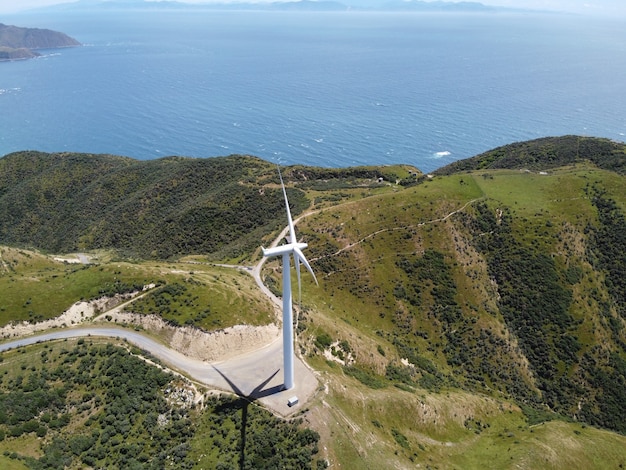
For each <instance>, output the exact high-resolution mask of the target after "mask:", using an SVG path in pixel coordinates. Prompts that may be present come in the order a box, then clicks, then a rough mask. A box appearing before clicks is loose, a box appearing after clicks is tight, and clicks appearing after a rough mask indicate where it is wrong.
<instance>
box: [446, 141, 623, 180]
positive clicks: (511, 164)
mask: <svg viewBox="0 0 626 470" xmlns="http://www.w3.org/2000/svg"><path fill="white" fill-rule="evenodd" d="M586 161H589V162H592V163H593V164H594V165H597V166H598V167H599V168H602V169H606V170H611V171H615V172H618V173H620V174H624V173H626V145H624V144H623V143H621V142H615V141H612V140H609V139H599V138H596V137H582V136H577V135H568V136H563V137H545V138H542V139H536V140H530V141H527V142H516V143H514V144H509V145H504V146H502V147H498V148H496V149H493V150H490V151H488V152H485V153H482V154H480V155H477V156H475V157H472V158H467V159H465V160H459V161H457V162H454V163H451V164H450V165H447V166H445V167H444V168H441V169H439V170H437V172H436V173H437V174H441V175H449V174H453V173H457V172H460V171H477V170H492V169H499V168H500V169H505V168H509V169H511V168H514V169H529V170H535V171H539V170H547V169H550V168H558V167H562V166H566V165H571V164H574V163H581V162H586Z"/></svg>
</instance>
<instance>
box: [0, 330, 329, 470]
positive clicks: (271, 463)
mask: <svg viewBox="0 0 626 470" xmlns="http://www.w3.org/2000/svg"><path fill="white" fill-rule="evenodd" d="M141 354H142V352H141V351H129V350H127V349H126V348H123V347H120V346H114V345H112V344H106V345H104V344H99V343H95V344H93V343H92V341H91V340H82V339H81V340H78V341H72V342H65V341H64V342H57V343H51V344H47V345H45V346H43V345H37V346H31V347H29V348H23V349H20V350H17V351H12V352H7V353H3V354H2V356H0V357H2V359H3V362H2V370H3V375H2V376H1V377H0V378H1V382H0V448H3V449H6V450H5V451H4V456H3V457H0V464H2V460H1V459H2V458H4V459H6V460H7V461H9V460H19V461H22V462H23V463H24V464H25V465H26V467H27V468H32V469H63V468H84V467H91V468H128V469H142V468H146V469H157V468H181V469H182V468H200V467H201V466H203V465H204V466H208V467H209V468H223V469H225V468H277V466H282V468H303V469H304V468H312V466H313V464H314V462H315V461H314V454H315V453H317V443H318V440H319V435H318V434H317V433H316V432H315V431H312V430H310V429H307V428H304V427H302V426H301V424H302V423H301V421H292V422H284V421H282V420H280V419H278V418H275V417H273V416H272V415H271V414H270V413H269V412H267V411H265V410H262V409H261V408H259V407H257V406H254V405H250V404H249V403H247V402H245V401H243V400H242V399H235V398H230V397H228V396H207V397H204V396H203V397H202V398H203V399H206V402H202V401H198V400H197V398H198V397H197V396H196V395H197V392H196V391H195V389H194V388H193V387H191V386H190V385H189V384H188V383H187V382H186V381H184V380H181V379H180V378H177V377H175V376H174V375H172V374H170V373H167V372H164V371H163V370H161V369H160V368H157V367H155V366H152V365H149V364H148V363H146V362H145V361H144V360H142V358H141ZM32 436H37V438H38V439H36V440H34V441H33V440H32ZM8 449H12V450H8ZM278 464H280V465H278ZM322 466H323V465H322ZM205 468H206V467H205Z"/></svg>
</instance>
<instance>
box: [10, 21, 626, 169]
mask: <svg viewBox="0 0 626 470" xmlns="http://www.w3.org/2000/svg"><path fill="white" fill-rule="evenodd" d="M0 22H3V23H6V24H15V25H18V26H30V27H40V28H49V29H55V30H60V31H63V32H65V33H66V34H68V35H70V36H72V37H74V38H75V39H77V40H78V41H80V42H81V43H83V44H84V46H83V47H78V48H67V49H58V50H45V51H41V52H43V54H44V55H43V56H42V57H41V58H38V59H33V60H24V61H15V62H0V155H5V154H7V153H10V152H13V151H18V150H27V149H35V150H42V151H50V152H53V151H54V152H59V151H76V152H89V153H110V154H116V155H125V156H129V157H133V158H137V159H153V158H160V157H164V156H169V155H183V156H192V157H213V156H221V155H229V154H251V155H256V156H259V157H261V158H264V159H267V160H270V161H274V162H277V163H281V164H295V163H301V164H307V165H317V166H330V167H345V166H353V165H369V164H392V163H407V164H411V165H415V166H417V167H418V168H420V169H421V170H422V171H426V172H428V171H432V170H434V169H436V168H439V167H441V166H443V165H445V164H447V163H449V162H451V161H454V160H458V159H463V158H467V157H471V156H473V155H476V154H478V153H480V152H483V151H486V150H489V149H492V148H494V147H497V146H500V145H504V144H507V143H511V142H515V141H521V140H527V139H533V138H537V137H543V136H553V135H564V134H581V135H590V136H600V137H608V138H611V139H615V140H620V141H623V140H624V138H625V137H624V136H625V134H626V59H625V58H626V22H625V21H624V20H623V19H622V20H615V19H598V18H585V17H581V16H574V15H562V16H561V15H556V14H536V13H528V14H523V13H487V14H484V13H480V14H478V13H473V14H455V13H445V14H441V13H438V14H433V13H430V14H425V13H374V12H369V13H366V12H333V13H320V12H315V13H313V12H250V11H230V12H226V11H194V12H188V11H124V12H115V11H104V12H102V11H100V12H97V13H85V12H82V13H54V14H52V13H48V14H41V13H40V14H21V15H13V16H4V17H2V18H0Z"/></svg>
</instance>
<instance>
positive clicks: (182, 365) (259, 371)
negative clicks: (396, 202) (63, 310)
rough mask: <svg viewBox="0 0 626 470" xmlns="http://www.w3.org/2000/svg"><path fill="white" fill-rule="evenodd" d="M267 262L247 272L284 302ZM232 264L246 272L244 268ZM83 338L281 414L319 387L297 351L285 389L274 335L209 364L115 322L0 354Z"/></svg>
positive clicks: (58, 333) (51, 335)
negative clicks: (114, 345)
mask: <svg viewBox="0 0 626 470" xmlns="http://www.w3.org/2000/svg"><path fill="white" fill-rule="evenodd" d="M298 220H300V219H298ZM298 220H296V221H295V222H297V221H298ZM287 229H288V228H286V229H285V230H284V231H283V232H281V233H280V234H279V236H278V237H277V238H276V240H274V242H273V243H272V244H271V246H276V245H277V244H278V242H279V241H280V240H281V239H282V238H284V236H285V233H286V231H287ZM265 260H266V258H265V257H263V258H261V260H260V261H259V263H258V264H257V265H256V266H254V268H253V269H252V272H251V273H250V271H248V272H249V273H250V274H252V276H253V277H254V279H255V280H256V282H257V284H258V285H259V287H260V288H261V290H262V291H263V292H264V293H265V294H266V295H267V296H268V297H269V298H270V299H272V301H273V302H274V303H276V304H277V305H279V306H282V303H281V302H280V300H279V299H278V298H277V297H276V296H274V295H273V294H272V293H271V292H270V290H269V289H268V288H267V287H266V286H265V285H264V284H263V282H262V281H261V276H260V273H261V268H262V266H263V263H264V262H265ZM232 267H233V268H237V269H244V270H245V268H243V267H242V266H232ZM85 336H97V337H112V338H121V339H124V340H127V341H128V342H129V343H132V344H134V345H135V346H137V347H138V348H140V349H142V350H145V351H147V352H149V353H150V354H152V355H153V356H154V357H156V358H158V359H159V360H160V361H161V362H162V363H163V364H164V365H165V366H167V367H169V368H171V369H172V370H174V371H177V372H180V373H181V374H183V375H185V376H187V377H189V378H190V379H192V380H194V381H196V382H199V383H202V384H204V385H207V386H209V387H213V388H217V389H220V390H226V391H232V392H234V393H236V394H237V395H240V396H242V397H245V398H248V399H250V400H257V401H259V402H261V403H262V404H263V405H264V406H266V407H267V408H269V409H271V410H273V411H274V412H276V413H278V414H280V415H282V416H289V415H291V414H293V413H295V412H297V411H299V410H300V409H302V407H303V406H304V404H305V403H306V402H307V401H308V400H309V399H310V398H312V397H313V395H314V394H315V391H316V389H317V379H316V378H315V375H314V373H313V371H312V370H311V369H309V367H308V366H306V365H305V364H304V362H303V361H302V360H301V359H300V358H299V357H298V356H297V355H296V357H295V361H294V369H295V370H294V372H295V373H294V376H295V381H294V382H295V384H294V387H293V388H292V389H290V390H283V384H284V382H283V372H282V365H283V349H282V337H277V338H276V339H275V340H273V341H272V342H271V343H269V344H267V345H265V346H263V347H261V348H259V349H257V350H255V351H252V352H249V353H246V354H242V355H239V356H235V357H232V358H229V359H227V360H223V361H219V362H212V363H209V362H204V361H200V360H198V359H193V358H190V357H187V356H185V355H184V354H181V353H179V352H178V351H175V350H174V349H171V348H169V347H167V346H165V345H163V344H162V343H159V342H158V341H156V340H154V339H152V338H150V337H148V336H146V335H144V334H142V333H140V332H138V331H135V330H130V329H124V328H121V327H115V326H103V327H99V326H88V327H84V326H83V327H75V328H67V329H59V330H54V331H49V332H46V333H43V334H38V335H34V336H29V337H24V338H20V339H15V340H11V341H8V342H6V343H0V352H2V351H7V350H9V349H14V348H18V347H22V346H27V345H30V344H35V343H40V342H43V341H52V340H61V339H66V338H75V337H85ZM292 397H298V403H297V404H295V405H292V406H289V405H288V402H289V400H290V398H292Z"/></svg>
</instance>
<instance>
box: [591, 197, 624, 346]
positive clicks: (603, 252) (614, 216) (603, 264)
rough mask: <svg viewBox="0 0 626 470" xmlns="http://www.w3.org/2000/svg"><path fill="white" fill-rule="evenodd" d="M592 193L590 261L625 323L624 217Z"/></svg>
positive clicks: (610, 201) (606, 198)
mask: <svg viewBox="0 0 626 470" xmlns="http://www.w3.org/2000/svg"><path fill="white" fill-rule="evenodd" d="M593 191H594V194H593V197H592V199H591V201H592V203H593V205H594V206H595V208H596V210H597V211H598V226H597V227H595V228H594V227H589V228H588V231H589V232H590V233H591V234H592V237H591V253H590V254H591V258H592V259H593V260H595V262H596V267H597V269H599V270H601V271H603V272H604V273H605V275H606V280H605V284H606V287H607V289H608V291H609V293H610V294H611V297H612V299H613V306H614V307H615V308H616V309H617V312H618V313H619V314H620V316H621V317H622V318H623V319H624V320H626V304H624V299H626V217H624V214H623V213H622V211H621V210H620V209H619V207H618V206H617V204H616V203H615V201H614V200H612V199H610V198H609V197H608V196H607V195H606V193H605V192H604V191H601V190H599V189H597V188H596V189H594V190H593ZM615 326H616V327H617V328H618V329H621V327H619V326H618V325H615ZM614 333H617V332H614ZM616 336H617V337H619V335H616Z"/></svg>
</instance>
